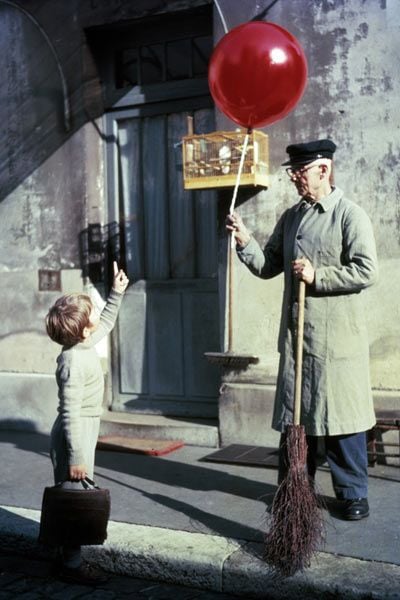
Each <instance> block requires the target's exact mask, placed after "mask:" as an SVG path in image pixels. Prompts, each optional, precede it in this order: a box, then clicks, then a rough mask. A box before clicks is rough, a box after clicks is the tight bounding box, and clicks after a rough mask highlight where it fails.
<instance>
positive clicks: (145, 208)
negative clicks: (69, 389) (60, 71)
mask: <svg viewBox="0 0 400 600" xmlns="http://www.w3.org/2000/svg"><path fill="white" fill-rule="evenodd" d="M186 104H188V102H187V101H186ZM191 104H192V109H191V110H190V111H187V110H176V107H177V105H176V103H175V105H174V103H164V104H163V103H159V104H158V105H152V107H151V108H150V109H148V110H147V112H146V110H144V109H143V107H141V109H140V110H136V109H132V110H129V109H124V110H121V111H114V112H112V113H110V114H108V115H107V139H108V140H109V143H108V177H109V221H116V222H118V223H119V225H120V229H121V232H122V234H123V239H122V248H121V251H122V253H123V255H124V257H125V263H126V268H127V271H128V276H129V278H130V280H131V282H132V283H131V285H130V287H129V289H128V291H127V294H126V297H125V299H124V302H123V305H122V309H121V312H120V317H119V322H118V327H117V329H116V332H115V335H114V340H113V342H114V343H113V361H112V362H113V366H112V369H113V403H112V408H113V410H118V411H128V412H140V413H155V414H164V415H171V416H192V417H215V416H216V415H217V397H218V385H219V373H218V370H217V368H216V367H215V366H212V365H209V364H208V363H207V361H206V360H205V358H204V356H203V353H204V352H205V351H207V350H213V349H217V348H218V347H219V339H218V338H219V334H218V327H219V326H218V287H217V268H218V266H217V205H216V201H217V200H216V193H215V192H213V191H185V190H184V188H183V175H182V148H181V139H182V136H183V135H185V134H186V131H187V117H188V115H189V114H190V115H192V116H193V117H194V127H195V131H196V132H199V133H201V132H206V131H212V130H213V127H214V118H213V109H212V108H201V105H202V102H201V101H200V102H198V104H199V105H200V107H199V108H196V103H195V104H193V101H191ZM181 105H182V103H181V104H179V105H178V108H180V107H181ZM174 109H175V110H174Z"/></svg>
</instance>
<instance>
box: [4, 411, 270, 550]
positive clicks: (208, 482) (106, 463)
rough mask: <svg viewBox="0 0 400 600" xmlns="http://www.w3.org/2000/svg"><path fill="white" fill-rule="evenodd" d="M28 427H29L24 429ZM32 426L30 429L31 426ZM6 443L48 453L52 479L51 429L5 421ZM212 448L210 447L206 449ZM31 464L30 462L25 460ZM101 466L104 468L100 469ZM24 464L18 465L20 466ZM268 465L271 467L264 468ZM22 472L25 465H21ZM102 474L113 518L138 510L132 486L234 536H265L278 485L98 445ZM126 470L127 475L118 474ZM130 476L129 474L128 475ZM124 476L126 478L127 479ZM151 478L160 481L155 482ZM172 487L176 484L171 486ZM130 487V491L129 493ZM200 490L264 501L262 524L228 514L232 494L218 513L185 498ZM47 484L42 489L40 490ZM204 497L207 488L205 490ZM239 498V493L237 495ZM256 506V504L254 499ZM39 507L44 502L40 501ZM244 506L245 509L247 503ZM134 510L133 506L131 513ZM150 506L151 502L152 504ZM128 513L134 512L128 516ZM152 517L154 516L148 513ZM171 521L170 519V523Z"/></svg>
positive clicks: (200, 526) (197, 523) (196, 522)
mask: <svg viewBox="0 0 400 600" xmlns="http://www.w3.org/2000/svg"><path fill="white" fill-rule="evenodd" d="M23 429H24V430H23ZM29 429H30V430H29ZM2 444H11V445H13V446H15V447H16V448H18V449H21V450H24V451H27V452H33V453H35V454H38V455H40V456H43V457H46V458H48V461H49V463H48V469H49V478H48V482H47V485H53V483H52V468H51V463H50V458H49V445H50V439H49V436H48V435H46V434H42V433H38V432H36V431H35V430H34V426H33V424H32V427H30V424H29V423H28V422H22V420H21V421H19V422H12V423H11V422H5V421H2V422H0V447H1V445H2ZM208 451H209V450H208V449H206V448H205V449H204V454H206V453H207V452H208ZM24 468H25V469H26V466H24ZM96 469H100V470H101V471H102V472H96ZM103 469H107V471H109V472H108V473H104V472H103ZM17 470H18V467H17ZM260 471H265V469H260ZM21 473H23V469H22V468H21ZM21 473H18V472H16V473H15V485H17V484H18V485H21V479H20V476H21ZM95 474H96V479H98V481H99V483H100V485H101V486H103V487H107V486H108V487H110V488H112V489H111V491H112V500H113V501H112V504H113V505H114V507H115V512H116V514H115V515H113V514H112V515H111V518H116V517H117V518H116V520H121V521H123V520H128V522H129V521H130V522H132V515H134V514H135V513H134V510H135V506H134V496H133V495H130V496H129V503H128V504H127V502H124V499H126V490H131V491H132V492H133V494H135V493H136V494H139V495H141V496H143V497H144V498H146V499H147V500H149V506H148V510H149V511H151V510H152V507H151V504H150V502H154V503H156V504H158V505H162V506H164V507H166V508H169V509H171V510H173V511H176V512H180V513H183V514H184V515H186V516H187V517H188V518H189V520H190V522H191V524H192V526H193V528H194V529H196V530H197V531H200V532H207V533H210V532H214V533H216V534H217V535H224V536H231V537H236V538H241V539H245V540H252V541H254V540H256V539H257V540H258V541H261V540H262V537H263V523H264V518H265V508H266V507H265V505H268V504H269V503H270V502H271V501H272V498H273V496H274V493H275V491H276V486H275V485H271V484H268V483H264V482H263V481H255V480H253V479H249V478H247V477H245V476H243V475H237V474H231V473H227V472H225V471H224V470H223V467H222V468H221V469H212V468H207V467H205V466H203V465H200V464H199V463H195V464H193V463H192V464H184V463H183V462H179V461H177V460H176V459H175V460H169V459H167V458H165V457H162V458H161V457H153V456H145V455H139V454H133V453H119V452H118V453H117V452H108V451H101V450H96V465H95ZM119 474H120V475H121V478H119V477H118V475H119ZM126 476H128V478H127V477H126ZM122 479H123V481H122ZM141 480H145V481H147V482H148V484H145V485H143V483H141ZM151 482H154V483H155V484H156V485H155V486H154V485H153V486H152V485H151ZM157 484H160V485H161V486H166V489H168V488H169V490H170V491H171V493H170V492H169V491H168V493H161V492H162V490H160V488H159V487H158V485H157ZM118 488H119V489H120V491H121V499H120V498H119V497H118ZM171 488H172V490H171ZM124 490H125V493H124ZM184 490H190V491H199V492H207V491H210V492H212V491H214V492H221V493H223V494H227V495H228V496H229V495H231V496H236V497H241V498H247V499H249V500H250V501H258V506H260V515H259V516H258V515H256V518H255V519H254V515H251V517H252V518H251V519H249V521H251V522H253V523H254V522H255V521H256V523H257V525H258V524H259V525H260V528H256V527H252V526H246V525H243V524H240V523H238V522H236V521H235V520H232V519H229V518H227V516H226V515H229V514H230V512H231V509H230V506H229V498H227V500H226V504H225V506H223V514H224V516H221V508H220V507H221V504H220V502H223V501H218V503H217V502H215V509H216V510H215V512H218V511H219V512H220V514H219V515H218V514H212V513H211V512H208V511H207V510H204V506H203V508H201V507H200V506H198V505H197V503H196V500H197V499H196V496H194V495H193V494H190V500H189V502H187V501H186V500H187V498H186V499H185V491H184ZM41 492H42V490H40V493H41ZM122 496H123V497H122ZM199 497H200V500H199V503H200V502H201V499H203V500H204V494H203V495H200V494H199ZM232 502H233V499H232ZM253 506H254V504H253ZM37 508H40V507H39V506H38V507H37ZM241 510H242V511H243V509H241ZM129 511H132V512H131V514H129ZM146 511H147V506H146ZM124 515H127V516H128V518H126V517H124ZM148 522H149V523H152V517H151V516H150V517H149V519H148ZM164 526H165V524H164Z"/></svg>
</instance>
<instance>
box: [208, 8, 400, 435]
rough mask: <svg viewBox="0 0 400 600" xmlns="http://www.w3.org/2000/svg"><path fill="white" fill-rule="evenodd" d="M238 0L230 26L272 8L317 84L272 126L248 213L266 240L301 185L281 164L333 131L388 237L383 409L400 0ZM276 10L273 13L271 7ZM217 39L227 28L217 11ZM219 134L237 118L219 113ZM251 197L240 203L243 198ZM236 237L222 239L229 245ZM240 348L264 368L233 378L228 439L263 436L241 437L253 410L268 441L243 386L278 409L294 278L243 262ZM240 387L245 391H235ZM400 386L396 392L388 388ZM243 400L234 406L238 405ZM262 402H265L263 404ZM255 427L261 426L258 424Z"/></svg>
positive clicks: (352, 186) (377, 290)
mask: <svg viewBox="0 0 400 600" xmlns="http://www.w3.org/2000/svg"><path fill="white" fill-rule="evenodd" d="M271 4H273V3H271V2H268V1H266V0H265V1H263V2H257V3H235V5H234V6H235V8H234V9H232V6H233V3H232V2H230V1H228V0H220V6H221V8H222V10H223V12H224V14H225V15H226V20H227V21H228V26H229V27H230V28H232V27H234V26H236V25H239V24H240V23H243V22H245V21H246V20H248V19H250V18H253V17H254V16H255V15H263V17H264V18H265V20H268V21H271V22H274V23H277V24H279V25H281V26H283V27H285V28H286V29H288V30H289V31H290V32H291V33H292V34H293V35H294V36H295V37H296V38H297V39H298V41H299V42H300V43H301V45H302V46H303V48H304V50H305V53H306V56H307V60H308V67H309V76H308V84H307V88H306V90H305V93H304V96H303V98H302V99H301V100H300V102H299V104H298V105H297V106H296V108H295V110H294V111H293V112H292V113H291V114H290V115H289V116H287V117H286V118H285V119H283V120H282V121H280V122H278V123H275V124H273V125H271V126H269V127H267V128H265V129H264V131H265V132H266V133H268V135H269V141H270V153H271V159H270V168H271V181H270V187H269V189H268V190H267V191H264V192H261V193H259V194H258V195H256V196H254V197H253V198H252V199H250V200H248V201H246V202H245V203H243V204H241V205H240V206H239V207H238V211H239V212H240V213H241V214H242V216H243V219H244V220H245V222H246V224H247V225H248V226H249V228H250V229H251V230H252V231H253V232H254V235H255V237H256V238H257V240H258V241H259V242H260V243H261V244H263V243H264V242H265V241H266V240H267V239H268V237H269V235H270V233H271V231H272V229H273V227H274V225H275V223H276V221H277V219H278V218H279V216H280V215H281V213H282V212H283V210H284V209H285V208H287V207H288V206H290V205H292V204H293V203H294V202H295V201H296V199H297V195H296V192H295V190H294V188H293V186H292V184H291V183H290V181H289V179H288V178H287V176H286V174H285V173H284V171H283V169H281V168H280V164H281V163H282V162H283V160H286V156H287V155H286V153H285V148H286V146H287V145H288V144H289V143H293V142H295V141H297V142H298V141H307V140H310V139H318V138H323V137H330V138H332V139H333V140H334V141H335V142H336V143H337V145H338V150H337V152H336V156H335V158H336V160H335V163H336V166H335V172H336V184H337V185H338V186H339V187H341V188H342V189H343V190H345V192H346V194H347V195H348V196H349V197H350V198H352V199H353V200H355V201H356V202H358V203H359V204H360V205H361V206H363V208H365V210H366V211H367V212H368V214H369V215H370V217H371V219H372V222H373V225H374V230H375V235H376V241H377V248H378V254H379V263H380V281H379V283H378V284H377V285H375V286H374V287H373V288H371V289H370V290H368V291H367V292H366V305H367V318H368V327H369V335H370V344H371V345H370V352H371V374H372V383H373V387H374V391H375V399H376V405H377V406H381V405H383V406H387V407H394V406H398V405H399V402H400V392H399V390H400V371H399V369H398V365H399V360H400V346H399V344H398V339H399V334H400V319H399V316H400V305H399V302H398V298H399V292H400V283H399V280H398V278H397V276H396V273H398V272H400V233H399V226H400V219H399V214H400V196H399V191H400V184H399V175H398V173H399V161H400V136H399V119H398V98H399V94H400V77H399V75H400V67H399V65H400V47H399V45H398V36H399V33H400V4H399V3H398V2H396V1H395V0H387V1H385V0H381V1H378V0H363V1H362V2H361V1H360V0H308V1H307V0H292V1H291V2H283V1H279V0H278V2H276V3H274V4H273V6H271ZM268 6H271V8H270V9H269V11H268V13H267V14H265V9H266V8H268ZM215 26H216V31H217V34H216V35H217V37H220V36H221V35H222V34H223V29H222V24H221V21H220V19H219V18H218V15H216V16H215ZM217 126H218V128H219V129H223V128H226V127H228V128H230V129H233V128H234V125H233V124H232V123H231V122H229V121H228V120H227V119H226V118H225V117H224V115H222V114H220V113H218V115H217ZM239 204H240V201H239ZM224 244H226V241H225V240H224V239H223V238H222V236H221V247H223V246H224ZM234 278H235V282H236V293H235V299H236V306H235V331H236V341H237V343H236V349H237V350H243V351H247V352H252V353H255V354H258V355H259V356H260V358H261V363H260V365H258V366H257V367H250V368H249V370H248V371H246V372H245V373H242V374H238V373H233V374H232V373H231V374H227V375H226V377H225V379H226V381H227V382H228V383H229V386H228V391H226V390H225V392H224V394H223V395H222V397H221V400H222V401H221V411H222V414H221V420H222V421H224V420H225V421H226V423H227V425H226V426H224V425H222V441H223V443H230V442H232V441H234V440H236V441H237V439H238V437H239V439H240V438H241V439H242V441H248V442H251V439H252V438H251V435H249V434H248V432H246V433H245V434H244V435H243V436H242V435H241V429H240V427H238V428H237V429H236V431H235V432H233V428H232V426H231V425H232V423H231V420H232V419H231V416H230V411H231V410H234V412H235V413H237V412H238V408H237V407H238V404H240V398H242V402H241V409H240V410H242V411H243V413H245V414H250V415H253V417H252V431H253V435H254V436H255V437H256V438H257V439H258V440H259V439H260V437H261V436H262V427H264V436H265V438H264V439H265V440H269V439H271V440H274V439H276V437H274V434H273V433H272V432H271V431H270V430H268V425H269V423H268V421H267V419H265V420H264V422H263V423H262V424H261V425H260V418H259V417H260V415H259V414H257V413H259V411H258V410H253V407H252V406H251V402H250V401H249V397H248V395H247V396H246V395H244V394H241V392H240V389H241V388H240V386H241V385H242V384H243V382H246V381H247V382H249V384H250V382H252V381H257V382H259V383H262V384H263V385H264V386H265V387H264V389H265V402H266V405H268V408H267V409H266V411H265V416H267V415H268V414H269V412H270V408H269V403H270V402H271V385H273V383H274V381H275V378H276V375H277V364H278V354H277V352H276V341H277V334H278V321H279V313H280V303H281V294H282V278H281V277H278V278H276V279H275V280H272V281H268V282H265V281H262V280H258V279H256V278H255V277H253V276H252V275H251V274H250V273H249V272H248V271H247V269H246V268H245V267H244V266H243V265H241V264H240V263H239V261H237V262H236V268H235V274H234ZM235 382H236V384H237V388H235ZM387 390H390V391H387ZM229 397H231V403H230V402H229ZM257 402H258V401H257ZM248 429H250V430H251V427H248Z"/></svg>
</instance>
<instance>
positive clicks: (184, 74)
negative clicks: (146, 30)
mask: <svg viewBox="0 0 400 600" xmlns="http://www.w3.org/2000/svg"><path fill="white" fill-rule="evenodd" d="M191 62H192V61H191V48H190V39H186V40H176V41H173V42H168V43H167V79H168V81H176V80H179V79H188V78H189V77H191V74H192V72H191Z"/></svg>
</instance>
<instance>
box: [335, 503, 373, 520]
mask: <svg viewBox="0 0 400 600" xmlns="http://www.w3.org/2000/svg"><path fill="white" fill-rule="evenodd" d="M368 515H369V506H368V500H367V498H352V499H351V500H345V501H344V504H343V507H342V517H343V519H345V520H346V521H359V520H360V519H365V517H368Z"/></svg>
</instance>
